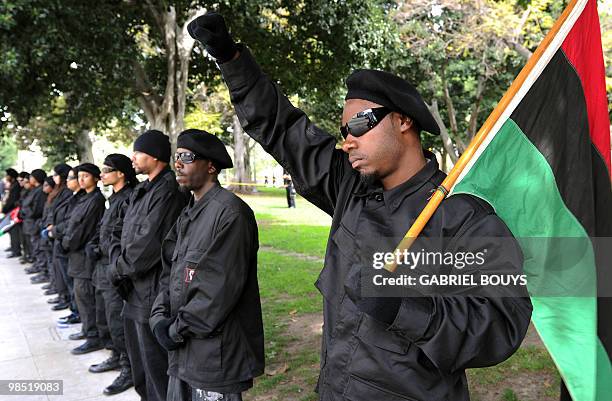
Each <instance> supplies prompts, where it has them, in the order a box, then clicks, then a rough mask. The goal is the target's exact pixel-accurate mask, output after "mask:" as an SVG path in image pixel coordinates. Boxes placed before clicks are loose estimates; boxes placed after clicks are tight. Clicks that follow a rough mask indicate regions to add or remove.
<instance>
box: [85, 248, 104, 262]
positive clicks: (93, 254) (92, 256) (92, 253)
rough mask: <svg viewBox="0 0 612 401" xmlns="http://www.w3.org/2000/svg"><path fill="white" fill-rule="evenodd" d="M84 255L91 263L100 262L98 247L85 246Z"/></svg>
mask: <svg viewBox="0 0 612 401" xmlns="http://www.w3.org/2000/svg"><path fill="white" fill-rule="evenodd" d="M85 255H87V258H88V259H89V260H91V261H92V262H95V261H97V260H100V259H101V257H102V255H101V254H100V247H99V246H98V245H92V244H87V245H85Z"/></svg>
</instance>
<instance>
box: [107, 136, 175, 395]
mask: <svg viewBox="0 0 612 401" xmlns="http://www.w3.org/2000/svg"><path fill="white" fill-rule="evenodd" d="M170 149H171V147H170V140H169V138H168V136H167V135H164V134H163V133H162V132H161V131H157V130H150V131H146V132H145V133H143V134H142V135H140V136H139V137H138V138H136V141H135V142H134V155H133V156H132V165H133V166H134V169H135V170H136V173H138V174H146V175H147V176H148V179H147V180H145V181H144V182H141V183H140V184H138V185H137V186H136V188H134V191H133V192H132V194H131V196H130V199H129V205H128V207H127V210H126V213H125V219H124V220H123V229H122V232H121V253H120V254H119V256H118V257H117V261H116V262H115V263H114V264H113V265H112V266H111V277H112V284H113V285H114V286H115V287H116V288H117V291H118V292H119V294H121V295H122V297H123V298H124V299H125V300H126V302H125V306H124V307H123V316H124V324H125V327H124V329H125V340H126V347H127V351H128V355H129V357H130V362H131V365H132V377H133V379H134V388H135V390H136V392H137V393H138V394H139V395H140V397H141V398H142V399H143V400H147V401H157V400H160V401H161V400H165V399H166V393H167V391H168V375H167V373H166V371H167V370H168V352H167V351H166V350H165V349H164V348H162V347H161V345H159V343H158V342H157V340H156V338H155V336H154V335H153V332H152V331H151V328H150V327H149V315H150V314H151V308H152V306H153V302H154V301H155V297H156V296H157V293H158V291H159V277H160V276H161V273H162V264H161V252H160V248H161V243H162V241H163V239H164V238H165V236H166V234H167V233H168V231H169V230H170V228H171V227H172V226H173V225H174V223H175V221H176V218H177V216H178V214H179V213H180V211H181V209H182V208H183V207H184V206H185V203H186V201H187V198H186V196H185V194H184V193H182V192H180V191H179V187H178V184H177V183H176V176H175V175H174V172H173V171H172V170H171V169H170V166H169V165H168V164H169V163H170V152H171V150H170Z"/></svg>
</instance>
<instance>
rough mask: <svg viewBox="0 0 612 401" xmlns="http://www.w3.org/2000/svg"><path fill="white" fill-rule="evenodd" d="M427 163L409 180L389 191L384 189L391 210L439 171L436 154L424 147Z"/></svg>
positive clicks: (386, 202)
mask: <svg viewBox="0 0 612 401" xmlns="http://www.w3.org/2000/svg"><path fill="white" fill-rule="evenodd" d="M423 153H424V154H425V159H426V160H427V163H425V165H424V166H423V168H422V169H421V170H419V172H418V173H416V174H415V175H413V176H412V177H410V178H409V179H408V180H407V181H405V182H403V183H402V184H400V185H398V186H397V187H395V188H393V189H390V190H388V191H383V195H384V198H385V204H386V205H387V207H388V208H389V210H391V211H394V210H396V209H397V208H398V207H399V206H400V205H401V204H402V201H403V200H404V198H406V197H407V196H410V195H412V194H413V193H415V192H417V191H418V190H419V189H421V187H422V186H423V185H425V184H426V183H427V182H429V181H431V178H432V177H433V176H434V175H435V174H436V173H437V172H438V170H439V169H438V161H437V160H436V156H435V155H434V154H433V153H431V152H430V151H428V150H425V149H423Z"/></svg>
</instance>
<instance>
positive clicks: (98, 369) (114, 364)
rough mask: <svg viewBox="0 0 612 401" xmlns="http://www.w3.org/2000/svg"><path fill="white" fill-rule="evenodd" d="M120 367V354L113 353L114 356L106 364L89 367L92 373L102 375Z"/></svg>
mask: <svg viewBox="0 0 612 401" xmlns="http://www.w3.org/2000/svg"><path fill="white" fill-rule="evenodd" d="M120 367H121V365H120V364H119V354H118V353H117V352H115V351H113V353H112V355H111V356H110V357H109V358H108V359H107V360H105V361H104V362H102V363H97V364H95V365H91V366H90V367H89V371H90V372H91V373H102V372H108V371H109V370H115V369H117V370H118V369H119V368H120Z"/></svg>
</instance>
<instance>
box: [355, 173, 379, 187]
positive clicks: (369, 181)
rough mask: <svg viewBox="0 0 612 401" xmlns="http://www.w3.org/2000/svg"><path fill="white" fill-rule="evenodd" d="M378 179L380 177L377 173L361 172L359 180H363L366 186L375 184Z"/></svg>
mask: <svg viewBox="0 0 612 401" xmlns="http://www.w3.org/2000/svg"><path fill="white" fill-rule="evenodd" d="M378 179H379V177H378V175H377V174H375V173H360V174H359V181H360V182H361V184H362V185H365V186H370V185H373V184H374V183H376V181H378Z"/></svg>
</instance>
